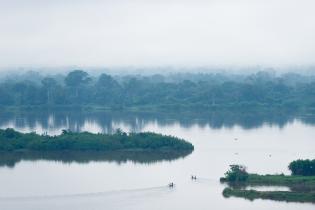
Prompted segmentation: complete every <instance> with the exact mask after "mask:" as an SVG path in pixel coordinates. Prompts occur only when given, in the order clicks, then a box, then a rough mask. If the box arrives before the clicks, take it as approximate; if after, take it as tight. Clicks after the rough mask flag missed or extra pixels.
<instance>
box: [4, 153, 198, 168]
mask: <svg viewBox="0 0 315 210" xmlns="http://www.w3.org/2000/svg"><path fill="white" fill-rule="evenodd" d="M191 152H192V151H176V152H152V151H151V152H140V151H115V152H80V151H75V152H74V151H67V152H65V151H58V152H47V151H46V152H36V151H32V152H30V151H29V152H1V153H0V154H1V155H0V167H3V166H7V167H10V168H12V167H14V166H15V164H17V163H18V162H20V161H22V160H24V161H36V160H48V161H60V162H63V163H72V162H76V163H82V164H83V163H89V162H91V161H97V162H115V163H117V164H122V163H126V162H127V161H131V162H134V163H140V164H152V163H156V162H160V161H172V160H176V159H179V158H184V157H185V156H187V155H189V154H190V153H191Z"/></svg>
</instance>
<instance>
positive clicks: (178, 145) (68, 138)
mask: <svg viewBox="0 0 315 210" xmlns="http://www.w3.org/2000/svg"><path fill="white" fill-rule="evenodd" d="M193 149H194V147H193V145H192V144H191V143H189V142H186V141H184V140H182V139H179V138H176V137H172V136H165V135H161V134H156V133H151V132H145V133H129V134H127V133H124V132H122V131H121V130H119V129H118V130H117V131H116V133H115V134H92V133H88V132H82V133H73V132H70V131H65V130H64V131H63V133H62V134H61V135H59V136H47V135H38V134H36V133H27V134H23V133H20V132H17V131H15V130H13V129H10V128H8V129H5V130H0V151H17V150H35V151H59V150H71V151H72V150H73V151H119V150H129V151H130V150H131V151H136V150H139V151H150V150H152V151H181V150H189V151H192V150H193Z"/></svg>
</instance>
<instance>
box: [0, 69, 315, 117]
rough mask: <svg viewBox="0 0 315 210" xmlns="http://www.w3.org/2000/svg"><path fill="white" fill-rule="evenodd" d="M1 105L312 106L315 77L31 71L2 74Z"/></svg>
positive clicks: (263, 73) (180, 107)
mask: <svg viewBox="0 0 315 210" xmlns="http://www.w3.org/2000/svg"><path fill="white" fill-rule="evenodd" d="M0 106H2V107H34V106H49V107H57V106H90V107H102V108H107V109H111V110H113V109H116V110H121V109H128V108H141V109H165V110H178V109H188V110H189V109H193V110H194V111H198V110H216V109H231V108H235V109H244V110H247V109H248V108H254V109H256V108H261V109H273V108H275V109H277V108H281V109H283V108H285V109H287V110H295V111H296V110H314V107H315V77H314V76H307V75H300V74H296V73H286V74H282V75H275V74H272V73H269V72H264V71H262V72H257V73H254V74H247V75H245V74H244V75H242V74H239V75H229V74H224V73H217V74H216V73H180V74H170V75H162V74H152V75H109V74H105V73H102V74H99V75H89V74H88V73H87V72H86V71H83V70H73V71H71V72H69V73H68V74H66V75H61V74H56V75H46V76H45V75H42V74H40V73H38V72H29V73H26V74H25V75H23V76H14V75H13V76H11V77H5V78H1V80H0Z"/></svg>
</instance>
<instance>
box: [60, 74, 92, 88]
mask: <svg viewBox="0 0 315 210" xmlns="http://www.w3.org/2000/svg"><path fill="white" fill-rule="evenodd" d="M90 81H91V78H90V77H89V74H88V73H86V72H85V71H82V70H74V71H72V72H70V73H69V74H68V75H67V76H66V78H65V83H66V85H67V86H70V87H78V86H80V85H84V84H87V83H89V82H90Z"/></svg>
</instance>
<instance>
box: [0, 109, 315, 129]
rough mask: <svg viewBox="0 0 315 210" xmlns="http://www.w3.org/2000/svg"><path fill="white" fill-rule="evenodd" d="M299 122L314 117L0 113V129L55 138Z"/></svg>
mask: <svg viewBox="0 0 315 210" xmlns="http://www.w3.org/2000/svg"><path fill="white" fill-rule="evenodd" d="M295 119H299V120H301V121H302V122H303V123H307V124H315V120H314V119H315V118H314V116H296V115H294V114H293V113H281V112H277V113H273V112H268V113H264V112H259V113H239V112H222V111H221V112H211V113H207V114H205V113H177V114H174V113H172V114H169V113H136V112H83V111H74V110H70V111H69V110H68V111H37V112H35V111H28V112H23V111H22V112H0V127H1V128H7V127H12V128H15V129H16V130H19V131H22V132H30V131H36V132H37V133H44V132H47V133H48V134H50V135H58V134H60V133H61V130H62V129H69V130H72V131H76V132H79V131H90V132H94V133H98V132H101V133H111V132H113V131H114V130H115V129H117V128H118V127H119V128H123V129H125V130H129V131H133V132H137V131H141V130H142V129H143V128H144V127H145V126H146V125H147V124H150V123H157V124H158V126H159V127H166V126H169V125H172V124H175V123H178V124H179V125H180V126H181V127H183V128H189V127H192V126H194V125H198V126H199V127H211V128H214V129H221V128H223V127H225V128H232V127H233V126H236V125H238V126H240V127H242V128H244V129H253V128H257V127H260V126H263V125H270V126H278V127H280V128H282V127H284V126H285V125H286V124H288V123H290V122H292V121H294V120H295Z"/></svg>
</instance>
